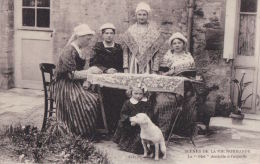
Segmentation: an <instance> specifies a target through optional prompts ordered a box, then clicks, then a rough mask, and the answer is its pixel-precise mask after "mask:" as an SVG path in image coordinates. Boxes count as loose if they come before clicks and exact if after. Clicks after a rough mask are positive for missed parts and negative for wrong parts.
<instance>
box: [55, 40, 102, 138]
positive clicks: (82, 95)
mask: <svg viewBox="0 0 260 164" xmlns="http://www.w3.org/2000/svg"><path fill="white" fill-rule="evenodd" d="M84 65H85V60H83V59H81V58H80V57H79V54H78V52H77V51H76V49H75V48H74V47H73V46H72V45H68V46H66V47H65V48H64V50H63V52H62V54H61V55H60V57H59V60H58V63H57V65H56V70H55V79H54V82H53V83H52V85H51V91H52V94H53V97H54V100H55V103H56V111H57V112H56V116H57V119H58V120H59V121H61V122H63V123H64V124H65V126H66V127H67V128H68V130H69V131H70V132H71V133H72V134H74V135H81V136H83V137H91V136H92V135H93V134H94V133H95V129H96V120H97V112H98V100H97V96H95V95H94V94H93V93H91V92H89V91H87V90H84V89H83V86H82V80H76V79H74V78H73V72H74V71H79V70H83V67H84Z"/></svg>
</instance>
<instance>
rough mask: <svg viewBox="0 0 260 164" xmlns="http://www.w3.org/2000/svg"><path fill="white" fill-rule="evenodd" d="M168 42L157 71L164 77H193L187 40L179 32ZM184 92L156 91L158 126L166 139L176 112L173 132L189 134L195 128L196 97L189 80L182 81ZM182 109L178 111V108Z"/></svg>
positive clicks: (193, 67) (193, 64)
mask: <svg viewBox="0 0 260 164" xmlns="http://www.w3.org/2000/svg"><path fill="white" fill-rule="evenodd" d="M169 44H170V46H171V49H170V50H168V52H167V53H166V54H165V55H164V57H163V59H162V63H161V64H160V70H161V72H162V74H163V75H166V76H173V75H175V76H186V77H192V76H195V73H196V72H195V63H194V59H193V57H192V56H191V54H190V53H189V52H187V51H186V45H187V39H186V38H185V37H184V36H183V35H182V34H181V33H179V32H178V33H174V34H173V35H172V36H171V37H170V39H169ZM184 87H185V95H184V97H181V96H180V95H177V94H172V93H157V95H156V104H155V113H156V115H157V116H158V119H157V121H158V125H159V127H160V128H161V129H162V132H163V134H164V137H165V138H168V136H169V132H170V130H171V128H172V127H171V126H172V124H173V122H174V120H175V119H176V117H177V115H179V116H178V117H179V118H178V120H177V122H176V125H175V128H174V133H177V134H179V135H184V136H191V135H192V134H191V133H192V130H193V128H194V124H193V121H194V119H195V114H196V112H195V107H196V106H195V105H196V103H195V102H196V101H195V100H196V99H195V96H194V95H193V91H192V85H191V83H185V85H184ZM181 108H182V111H181V112H180V113H179V114H178V112H179V110H180V109H181Z"/></svg>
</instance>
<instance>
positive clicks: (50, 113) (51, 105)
mask: <svg viewBox="0 0 260 164" xmlns="http://www.w3.org/2000/svg"><path fill="white" fill-rule="evenodd" d="M52 113H53V100H50V111H49V117H51V116H52Z"/></svg>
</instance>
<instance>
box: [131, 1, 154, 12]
mask: <svg viewBox="0 0 260 164" xmlns="http://www.w3.org/2000/svg"><path fill="white" fill-rule="evenodd" d="M140 10H145V11H147V13H150V12H151V7H150V6H149V5H148V4H147V3H145V2H140V3H138V5H137V7H136V9H135V13H137V12H138V11H140Z"/></svg>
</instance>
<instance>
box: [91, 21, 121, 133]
mask: <svg viewBox="0 0 260 164" xmlns="http://www.w3.org/2000/svg"><path fill="white" fill-rule="evenodd" d="M100 31H101V33H102V41H101V42H97V43H96V45H95V46H94V48H93V52H94V54H93V57H92V58H91V59H90V64H89V65H90V69H92V68H93V67H95V68H97V69H99V72H100V73H108V74H112V73H116V72H123V50H122V47H121V45H120V44H118V43H115V42H114V37H115V33H116V28H115V26H114V25H113V24H111V23H105V24H103V25H102V26H101V27H100ZM101 91H102V94H103V102H104V108H105V112H106V116H107V122H108V128H109V130H110V132H111V133H113V132H114V130H115V129H116V126H117V121H118V120H119V116H120V110H121V108H122V105H123V102H124V99H125V96H124V95H125V94H124V91H123V90H119V89H113V88H107V87H102V90H101Z"/></svg>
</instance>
